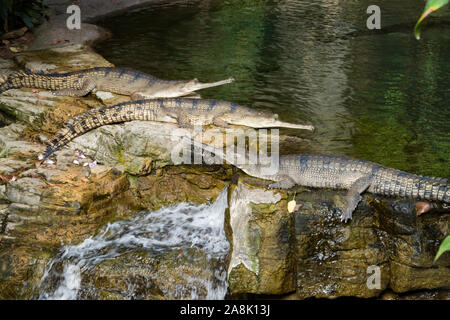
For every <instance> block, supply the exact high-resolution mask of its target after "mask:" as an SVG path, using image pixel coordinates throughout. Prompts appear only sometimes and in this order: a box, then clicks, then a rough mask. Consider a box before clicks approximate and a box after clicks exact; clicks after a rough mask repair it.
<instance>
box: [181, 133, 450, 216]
mask: <svg viewBox="0 0 450 320" xmlns="http://www.w3.org/2000/svg"><path fill="white" fill-rule="evenodd" d="M183 139H185V140H186V139H188V138H186V137H184V138H183ZM189 143H191V141H190V140H189ZM192 143H193V144H194V146H195V147H197V148H200V150H206V151H208V152H210V153H214V154H216V155H217V156H219V157H220V158H221V159H224V160H226V161H227V162H229V163H231V164H233V165H235V166H236V167H238V168H239V169H241V170H242V171H244V172H245V173H247V174H248V175H250V176H253V177H256V178H261V179H265V180H271V181H274V183H271V184H269V185H268V188H269V189H290V188H292V187H294V186H295V185H301V186H306V187H315V188H330V189H344V190H348V192H347V194H346V197H345V200H346V206H345V208H344V209H343V210H342V215H341V220H342V221H345V222H346V221H347V220H350V219H351V218H352V213H353V211H354V210H355V209H356V207H357V205H358V203H359V202H360V201H361V199H362V197H361V194H362V193H363V192H365V191H367V192H370V193H373V194H378V195H383V196H397V197H405V198H412V199H424V200H431V201H440V202H444V203H450V184H449V183H448V181H447V179H443V178H435V177H427V176H420V175H416V174H412V173H408V172H404V171H401V170H397V169H393V168H389V167H385V166H383V165H380V164H377V163H374V162H370V161H365V160H358V159H353V158H349V157H345V156H332V155H314V154H293V155H280V156H279V157H278V170H277V171H276V172H275V173H274V172H271V173H268V174H267V173H264V168H265V166H264V165H263V164H250V163H249V161H248V159H251V156H250V155H249V151H242V149H241V150H240V151H239V149H238V151H237V152H236V153H235V154H234V155H233V153H225V152H223V150H222V149H221V148H215V147H212V146H209V145H205V144H203V143H201V142H198V141H195V140H193V141H192ZM235 156H236V157H237V161H235ZM254 156H255V155H253V159H257V158H255V157H254Z"/></svg>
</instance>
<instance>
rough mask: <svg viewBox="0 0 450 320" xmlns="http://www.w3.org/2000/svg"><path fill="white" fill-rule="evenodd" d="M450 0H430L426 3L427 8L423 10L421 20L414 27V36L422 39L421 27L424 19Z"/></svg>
mask: <svg viewBox="0 0 450 320" xmlns="http://www.w3.org/2000/svg"><path fill="white" fill-rule="evenodd" d="M449 1H450V0H428V1H427V3H426V4H425V9H424V10H423V12H422V15H421V16H420V18H419V20H418V21H417V23H416V26H415V27H414V36H415V37H416V39H417V40H419V39H420V28H421V26H422V22H423V20H424V19H425V18H426V17H427V16H428V15H429V14H430V13H432V12H433V11H436V10H438V9H439V8H441V7H443V6H445V5H446V4H448V3H449Z"/></svg>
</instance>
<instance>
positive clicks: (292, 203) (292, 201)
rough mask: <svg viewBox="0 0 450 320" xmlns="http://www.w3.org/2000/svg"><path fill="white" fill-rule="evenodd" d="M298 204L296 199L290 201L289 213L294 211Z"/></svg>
mask: <svg viewBox="0 0 450 320" xmlns="http://www.w3.org/2000/svg"><path fill="white" fill-rule="evenodd" d="M296 206H297V202H295V200H291V201H289V202H288V205H287V211H288V212H289V213H292V212H294V210H295V207H296Z"/></svg>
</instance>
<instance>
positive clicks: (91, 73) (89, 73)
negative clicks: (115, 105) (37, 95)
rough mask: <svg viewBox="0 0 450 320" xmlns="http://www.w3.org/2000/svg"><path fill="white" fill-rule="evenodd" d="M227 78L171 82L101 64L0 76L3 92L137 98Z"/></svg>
mask: <svg viewBox="0 0 450 320" xmlns="http://www.w3.org/2000/svg"><path fill="white" fill-rule="evenodd" d="M233 81H234V79H233V78H228V79H226V80H222V81H218V82H212V83H200V82H198V80H197V79H194V80H187V81H171V80H162V79H158V78H156V77H154V76H151V75H149V74H146V73H143V72H139V71H136V70H132V69H126V68H109V67H98V68H92V69H86V70H79V71H73V72H67V73H47V74H46V73H32V72H29V71H19V72H15V73H12V74H11V75H9V76H8V77H6V76H2V77H0V93H2V92H4V91H6V90H10V89H19V88H37V89H47V90H53V93H54V94H55V95H67V96H78V97H80V96H84V95H87V94H88V93H89V92H91V91H95V90H101V91H109V92H114V93H118V94H123V95H129V96H131V97H132V98H133V99H139V98H140V99H142V98H164V97H167V98H170V97H180V96H185V95H190V94H192V93H193V92H194V91H195V90H200V89H204V88H209V87H215V86H219V85H222V84H225V83H231V82H233Z"/></svg>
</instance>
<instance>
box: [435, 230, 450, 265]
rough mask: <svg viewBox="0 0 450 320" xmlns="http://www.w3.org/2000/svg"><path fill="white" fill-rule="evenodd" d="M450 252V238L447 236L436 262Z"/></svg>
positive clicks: (437, 254)
mask: <svg viewBox="0 0 450 320" xmlns="http://www.w3.org/2000/svg"><path fill="white" fill-rule="evenodd" d="M448 250H450V236H447V237H446V238H445V239H444V241H442V243H441V245H440V247H439V250H438V252H437V253H436V257H435V258H434V261H435V262H436V260H437V259H439V257H440V256H441V254H443V253H444V252H445V251H448Z"/></svg>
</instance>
